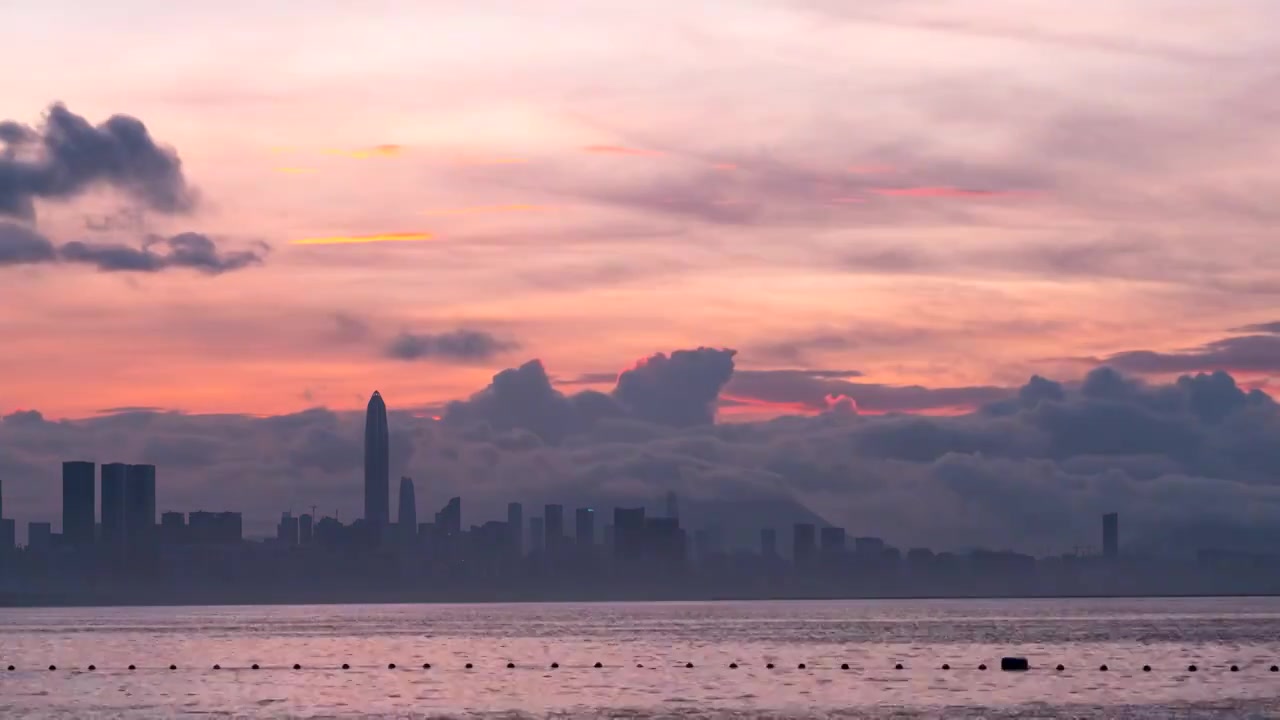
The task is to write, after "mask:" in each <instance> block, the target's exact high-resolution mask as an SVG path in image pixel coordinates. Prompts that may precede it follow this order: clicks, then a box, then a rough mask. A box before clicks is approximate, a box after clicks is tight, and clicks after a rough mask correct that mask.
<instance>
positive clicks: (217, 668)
mask: <svg viewBox="0 0 1280 720" xmlns="http://www.w3.org/2000/svg"><path fill="white" fill-rule="evenodd" d="M213 669H214V670H221V669H222V666H221V665H214V666H213Z"/></svg>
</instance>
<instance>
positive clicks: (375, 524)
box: [364, 391, 391, 543]
mask: <svg viewBox="0 0 1280 720" xmlns="http://www.w3.org/2000/svg"><path fill="white" fill-rule="evenodd" d="M390 465H391V448H390V442H389V440H388V437H387V405H386V403H384V402H382V395H380V394H378V393H377V392H376V391H375V392H374V393H373V397H371V398H369V409H368V411H367V412H366V413H365V416H364V521H365V523H366V524H367V525H368V527H369V533H370V538H371V539H372V540H373V542H374V543H380V542H382V538H383V535H384V534H385V533H386V528H387V523H388V521H389V518H390V514H391V468H390Z"/></svg>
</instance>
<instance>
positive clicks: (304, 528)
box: [298, 513, 418, 545]
mask: <svg viewBox="0 0 1280 720" xmlns="http://www.w3.org/2000/svg"><path fill="white" fill-rule="evenodd" d="M314 522H315V518H313V517H311V513H303V514H301V515H299V516H298V544H299V545H310V544H311V536H312V533H314V532H315V529H314V528H313V523H314ZM412 527H413V529H414V530H415V531H416V530H417V529H418V526H417V524H416V523H415V524H414V525H412Z"/></svg>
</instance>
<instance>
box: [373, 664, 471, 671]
mask: <svg viewBox="0 0 1280 720" xmlns="http://www.w3.org/2000/svg"><path fill="white" fill-rule="evenodd" d="M467 666H468V667H470V666H471V663H467ZM387 669H388V670H395V669H396V664H395V663H387Z"/></svg>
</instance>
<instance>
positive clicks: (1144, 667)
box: [1142, 665, 1151, 672]
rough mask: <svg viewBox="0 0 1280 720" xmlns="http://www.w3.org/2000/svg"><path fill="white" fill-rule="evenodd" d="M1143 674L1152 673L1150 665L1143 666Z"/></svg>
mask: <svg viewBox="0 0 1280 720" xmlns="http://www.w3.org/2000/svg"><path fill="white" fill-rule="evenodd" d="M1142 672H1151V666H1150V665H1143V666H1142Z"/></svg>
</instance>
